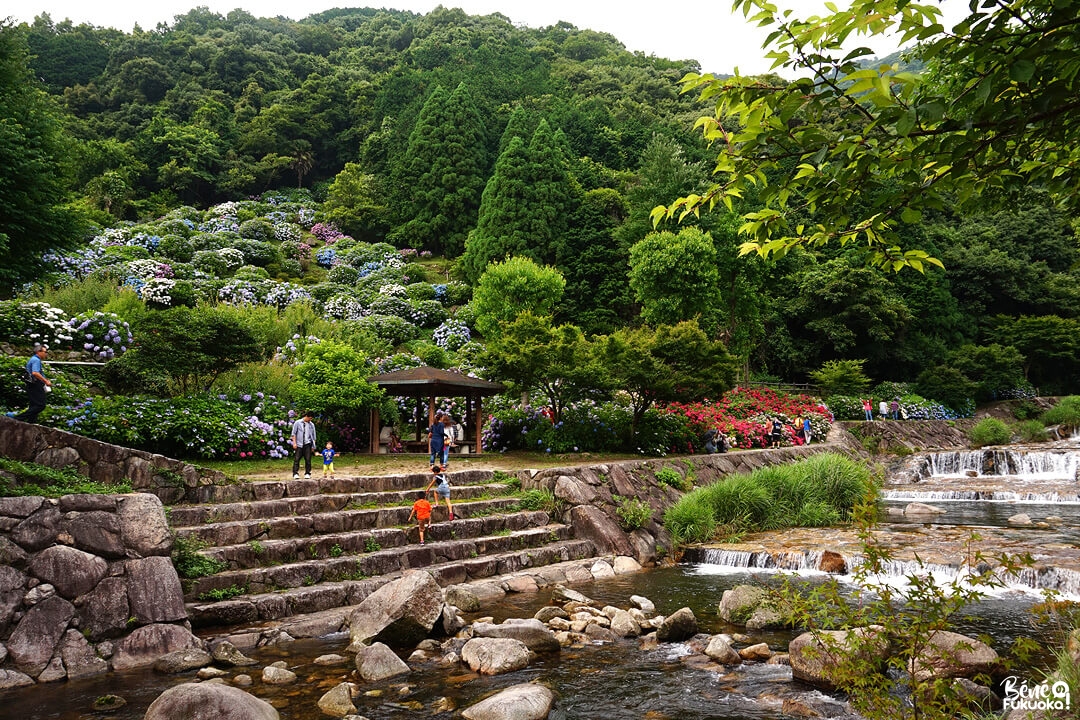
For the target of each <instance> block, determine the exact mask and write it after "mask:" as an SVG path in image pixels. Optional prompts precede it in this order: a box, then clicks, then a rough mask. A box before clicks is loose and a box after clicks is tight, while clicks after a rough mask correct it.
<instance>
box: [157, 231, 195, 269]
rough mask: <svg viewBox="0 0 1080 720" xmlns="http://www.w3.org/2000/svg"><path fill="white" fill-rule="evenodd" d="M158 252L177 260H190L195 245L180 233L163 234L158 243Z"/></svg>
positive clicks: (193, 253)
mask: <svg viewBox="0 0 1080 720" xmlns="http://www.w3.org/2000/svg"><path fill="white" fill-rule="evenodd" d="M158 254H159V255H162V256H164V257H167V258H169V259H170V260H175V261H177V262H183V263H186V262H191V258H192V257H193V256H194V255H195V245H194V243H192V242H191V241H190V240H188V239H187V238H186V237H184V236H182V235H165V236H164V237H162V238H161V244H159V245H158Z"/></svg>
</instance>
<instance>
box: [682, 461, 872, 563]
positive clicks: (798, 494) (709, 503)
mask: <svg viewBox="0 0 1080 720" xmlns="http://www.w3.org/2000/svg"><path fill="white" fill-rule="evenodd" d="M873 485H874V483H873V480H872V478H871V475H870V471H869V470H868V469H867V468H866V467H865V466H863V465H861V464H859V463H856V462H853V461H851V460H849V459H847V458H845V457H843V456H841V455H836V454H833V453H822V454H821V455H814V456H813V457H810V458H807V459H806V460H803V461H801V462H798V463H794V464H791V465H779V466H775V467H767V468H762V469H760V470H756V471H754V472H753V473H750V474H747V475H735V476H732V477H730V478H728V479H726V480H725V481H723V482H720V483H715V484H713V485H709V486H707V487H703V488H698V489H697V490H694V491H693V492H690V493H688V494H687V495H684V496H683V497H682V498H681V499H680V500H679V502H677V503H676V504H675V505H673V506H672V507H671V508H669V509H668V511H667V513H665V515H664V526H665V527H666V528H667V529H668V532H670V533H671V534H672V537H673V538H674V539H675V542H676V543H677V544H679V545H683V544H686V543H692V542H704V541H707V540H711V539H714V538H716V537H719V539H722V540H730V539H731V538H733V537H739V536H741V535H742V534H744V533H746V532H754V531H758V530H776V529H780V528H785V527H822V526H826V525H835V524H836V523H839V522H842V521H845V520H847V519H849V518H850V517H851V512H852V509H853V508H854V507H855V505H856V504H858V503H859V502H862V501H863V500H864V499H865V498H866V496H867V493H868V492H869V491H870V490H871V489H872V488H873Z"/></svg>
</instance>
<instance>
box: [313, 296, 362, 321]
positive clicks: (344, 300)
mask: <svg viewBox="0 0 1080 720" xmlns="http://www.w3.org/2000/svg"><path fill="white" fill-rule="evenodd" d="M323 311H324V312H325V314H326V316H327V317H330V318H337V319H338V320H357V319H359V318H361V317H363V316H364V306H363V305H361V304H360V303H359V302H358V301H357V300H356V298H352V297H349V296H348V295H335V296H334V297H332V298H330V299H329V300H327V301H326V304H325V305H323Z"/></svg>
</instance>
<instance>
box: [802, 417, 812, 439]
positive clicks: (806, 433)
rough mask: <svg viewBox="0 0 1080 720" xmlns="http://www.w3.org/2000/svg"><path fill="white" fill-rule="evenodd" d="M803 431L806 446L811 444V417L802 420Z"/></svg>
mask: <svg viewBox="0 0 1080 720" xmlns="http://www.w3.org/2000/svg"><path fill="white" fill-rule="evenodd" d="M802 431H803V439H804V440H806V444H807V445H809V444H810V416H809V415H807V416H806V417H804V418H803V419H802Z"/></svg>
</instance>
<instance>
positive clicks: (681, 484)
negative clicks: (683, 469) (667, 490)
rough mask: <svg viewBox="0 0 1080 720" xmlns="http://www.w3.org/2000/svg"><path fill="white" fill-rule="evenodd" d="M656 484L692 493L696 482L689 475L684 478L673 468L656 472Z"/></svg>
mask: <svg viewBox="0 0 1080 720" xmlns="http://www.w3.org/2000/svg"><path fill="white" fill-rule="evenodd" d="M656 482H657V483H658V484H660V485H668V486H670V487H673V488H675V489H676V490H682V491H683V492H690V491H691V490H693V489H694V481H693V479H692V478H691V477H690V475H689V474H687V475H686V476H683V475H681V474H679V471H678V470H676V469H675V468H672V467H666V468H661V469H660V470H657V471H656Z"/></svg>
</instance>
